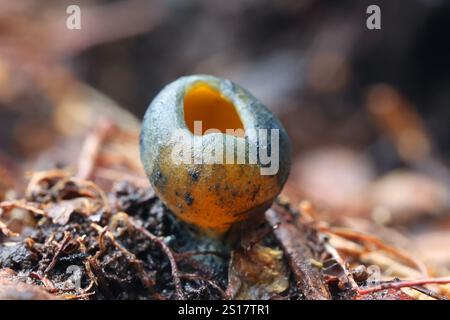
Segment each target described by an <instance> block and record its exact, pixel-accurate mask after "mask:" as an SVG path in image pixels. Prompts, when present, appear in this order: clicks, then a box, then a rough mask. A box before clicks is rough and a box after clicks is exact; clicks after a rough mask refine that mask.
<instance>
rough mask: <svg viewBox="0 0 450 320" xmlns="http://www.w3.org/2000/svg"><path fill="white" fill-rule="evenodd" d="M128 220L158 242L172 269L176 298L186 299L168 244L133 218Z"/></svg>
mask: <svg viewBox="0 0 450 320" xmlns="http://www.w3.org/2000/svg"><path fill="white" fill-rule="evenodd" d="M130 222H131V224H132V225H133V227H134V228H135V229H136V230H138V231H139V232H141V233H142V234H143V235H145V236H146V237H147V238H148V239H150V240H151V241H153V242H155V243H156V244H158V245H159V246H160V248H161V249H162V250H163V251H164V253H165V254H166V256H167V258H168V259H169V262H170V267H171V269H172V277H173V281H174V283H175V291H176V293H177V296H178V299H180V300H184V299H186V297H185V296H184V293H183V290H182V287H181V280H180V272H179V270H178V266H177V263H176V260H175V257H174V254H173V252H172V250H171V249H170V248H169V246H168V245H167V244H166V243H165V242H164V241H163V240H162V239H160V238H158V237H157V236H155V235H154V234H152V233H150V232H149V231H148V230H146V229H145V228H143V227H141V226H139V225H137V224H136V223H135V222H134V221H133V219H131V218H130Z"/></svg>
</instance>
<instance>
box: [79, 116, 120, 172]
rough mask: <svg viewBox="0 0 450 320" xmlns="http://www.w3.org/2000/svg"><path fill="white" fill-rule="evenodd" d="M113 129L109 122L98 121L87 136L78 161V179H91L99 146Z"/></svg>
mask: <svg viewBox="0 0 450 320" xmlns="http://www.w3.org/2000/svg"><path fill="white" fill-rule="evenodd" d="M114 128H115V126H114V124H113V123H112V122H111V121H109V120H104V121H100V122H99V125H98V127H96V128H95V130H94V131H92V132H91V133H90V134H89V135H88V136H87V138H86V140H85V141H84V144H83V147H82V149H81V152H80V157H79V160H78V174H77V177H78V178H80V179H83V180H87V179H89V178H91V177H92V174H93V172H94V168H95V163H96V161H97V157H98V155H99V153H100V149H101V145H102V144H103V142H104V141H105V140H106V138H107V137H108V136H109V135H110V134H111V133H112V132H113V130H114Z"/></svg>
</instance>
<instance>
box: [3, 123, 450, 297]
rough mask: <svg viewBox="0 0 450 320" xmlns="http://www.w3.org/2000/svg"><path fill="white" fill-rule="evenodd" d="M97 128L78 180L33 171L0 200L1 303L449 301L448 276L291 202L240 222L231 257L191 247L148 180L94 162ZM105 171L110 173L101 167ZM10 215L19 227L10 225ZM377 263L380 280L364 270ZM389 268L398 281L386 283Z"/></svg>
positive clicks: (100, 139)
mask: <svg viewBox="0 0 450 320" xmlns="http://www.w3.org/2000/svg"><path fill="white" fill-rule="evenodd" d="M104 130H115V131H116V134H117V131H120V129H118V128H117V127H115V126H106V127H103V129H102V130H98V131H94V132H93V133H92V135H93V136H94V137H93V136H92V135H90V136H89V137H88V138H87V141H86V143H85V144H84V145H85V148H84V149H83V150H84V152H82V154H83V157H84V158H83V159H87V160H86V161H88V162H90V163H81V164H80V165H79V168H80V169H79V172H83V174H82V176H83V177H80V175H78V176H77V175H74V174H73V173H71V172H70V171H68V170H60V169H54V170H49V171H40V172H35V173H33V174H32V175H31V177H30V179H29V183H28V186H27V188H26V192H25V194H24V197H23V198H21V199H18V200H7V201H3V202H1V203H0V208H1V218H2V220H1V221H2V223H1V224H0V237H1V247H0V267H1V272H0V296H1V297H2V298H19V299H21V298H23V299H25V298H32V299H199V298H202V299H233V298H237V299H239V298H246V299H415V298H423V297H431V298H434V299H446V298H447V297H448V296H449V292H448V289H447V288H446V286H440V285H439V284H447V283H450V279H449V278H432V277H431V275H430V274H428V269H427V268H426V266H424V265H423V264H422V263H421V262H420V261H417V259H416V258H414V257H413V256H410V255H409V254H407V253H406V252H403V251H402V250H400V249H397V248H395V247H392V246H389V245H387V244H385V243H384V242H382V241H381V240H379V239H377V238H376V237H373V236H370V235H366V234H362V233H359V232H355V231H352V230H349V229H343V228H336V227H333V226H330V225H328V224H327V223H325V222H324V221H320V220H317V218H316V216H317V214H316V213H315V212H314V209H313V208H312V206H311V205H310V204H309V203H307V202H303V203H302V204H301V205H300V206H299V207H298V208H296V207H294V206H293V204H292V203H290V202H289V200H286V199H284V198H279V199H278V200H277V201H276V203H275V204H274V205H273V206H272V207H271V208H270V209H269V210H267V212H266V220H265V221H264V222H261V225H250V226H246V227H245V228H244V229H243V232H242V234H241V237H240V239H239V241H238V242H237V243H236V245H235V246H234V248H233V249H232V251H231V253H230V255H229V256H223V253H217V252H210V251H205V250H202V248H201V246H197V247H196V246H195V245H189V242H190V241H191V240H192V239H191V238H190V237H189V234H188V232H187V231H186V230H187V229H186V227H185V226H181V225H180V222H179V221H176V220H175V219H173V218H172V216H171V214H170V213H169V211H168V209H167V208H166V207H164V205H163V204H162V203H161V201H160V200H159V199H158V197H157V196H156V195H155V193H154V192H153V190H152V189H151V188H150V187H149V186H147V185H142V180H139V179H136V180H134V179H133V178H131V177H132V175H130V174H129V175H126V174H124V173H123V172H122V174H121V175H120V174H117V171H114V170H112V169H110V170H109V171H108V169H105V168H103V169H102V168H101V166H100V165H99V161H98V159H100V158H102V157H104V156H105V155H104V151H105V149H107V148H104V146H105V145H107V141H105V140H107V138H106V137H107V135H105V132H104ZM96 135H99V136H96ZM95 136H96V138H95ZM92 140H94V141H96V143H91V142H89V141H92ZM89 146H90V147H89ZM88 149H90V150H88ZM102 149H103V150H102ZM86 154H90V156H89V157H86V156H85V155H86ZM103 163H107V161H103ZM85 168H90V169H89V170H87V169H85ZM112 172H116V174H112V175H109V176H108V174H106V173H109V174H111V173H112ZM98 173H100V175H101V176H102V177H103V179H105V178H108V177H109V179H110V182H111V181H115V182H114V183H113V186H112V187H111V188H110V190H109V191H104V188H105V189H107V187H106V184H104V183H103V184H104V185H105V187H104V188H102V187H100V186H99V185H98V184H97V183H95V182H93V181H92V180H87V179H86V177H93V179H94V180H95V179H98ZM117 176H120V177H127V179H125V178H124V179H117ZM126 180H128V181H126ZM17 217H20V219H22V220H24V221H27V222H26V223H23V224H21V225H20V226H21V227H20V228H17V227H15V230H11V229H10V227H9V226H14V224H13V223H12V221H14V220H17V219H18V218H17ZM23 217H27V219H24V218H23ZM374 265H375V266H378V268H379V270H380V274H379V278H376V277H374V274H373V268H372V269H371V267H370V266H372V267H373V266H374ZM388 269H389V274H391V275H392V274H397V275H398V278H396V277H392V276H391V277H389V278H386V276H387V275H388V273H387V272H386V271H387V270H388ZM393 269H397V270H393ZM400 276H401V279H399V278H400ZM23 292H27V294H24V293H23Z"/></svg>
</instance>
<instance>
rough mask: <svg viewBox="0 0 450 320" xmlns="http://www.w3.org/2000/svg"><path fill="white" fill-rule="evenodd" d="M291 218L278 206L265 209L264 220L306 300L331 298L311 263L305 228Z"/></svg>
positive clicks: (311, 256)
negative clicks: (284, 255) (292, 221)
mask: <svg viewBox="0 0 450 320" xmlns="http://www.w3.org/2000/svg"><path fill="white" fill-rule="evenodd" d="M292 219H294V217H293V216H292V215H291V214H290V213H288V212H287V211H286V210H285V209H284V208H281V207H278V206H274V207H273V208H272V209H269V210H267V211H266V220H267V221H268V222H269V224H270V225H271V226H272V228H273V233H274V234H275V237H276V238H277V239H278V241H280V243H281V245H282V247H283V249H284V251H285V254H286V256H287V257H288V261H289V264H290V266H291V269H292V272H293V273H294V276H295V279H296V281H297V285H298V288H299V290H300V291H301V292H302V293H303V294H304V296H305V298H306V299H308V300H309V299H312V300H324V299H331V294H330V292H329V291H328V287H327V286H326V284H325V283H324V280H323V278H322V276H321V274H320V271H319V270H318V269H317V268H316V267H314V266H312V265H311V262H310V261H311V259H313V258H314V257H313V254H312V252H311V249H310V248H309V247H308V245H307V239H306V233H305V230H299V228H298V226H297V225H296V224H294V223H290V220H292Z"/></svg>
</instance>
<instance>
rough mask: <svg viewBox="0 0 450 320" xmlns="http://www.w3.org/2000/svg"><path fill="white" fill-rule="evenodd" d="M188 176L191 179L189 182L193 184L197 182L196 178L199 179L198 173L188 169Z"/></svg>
mask: <svg viewBox="0 0 450 320" xmlns="http://www.w3.org/2000/svg"><path fill="white" fill-rule="evenodd" d="M189 176H190V177H191V180H192V181H193V182H197V181H198V178H199V177H200V172H199V171H198V170H197V169H190V170H189Z"/></svg>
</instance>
